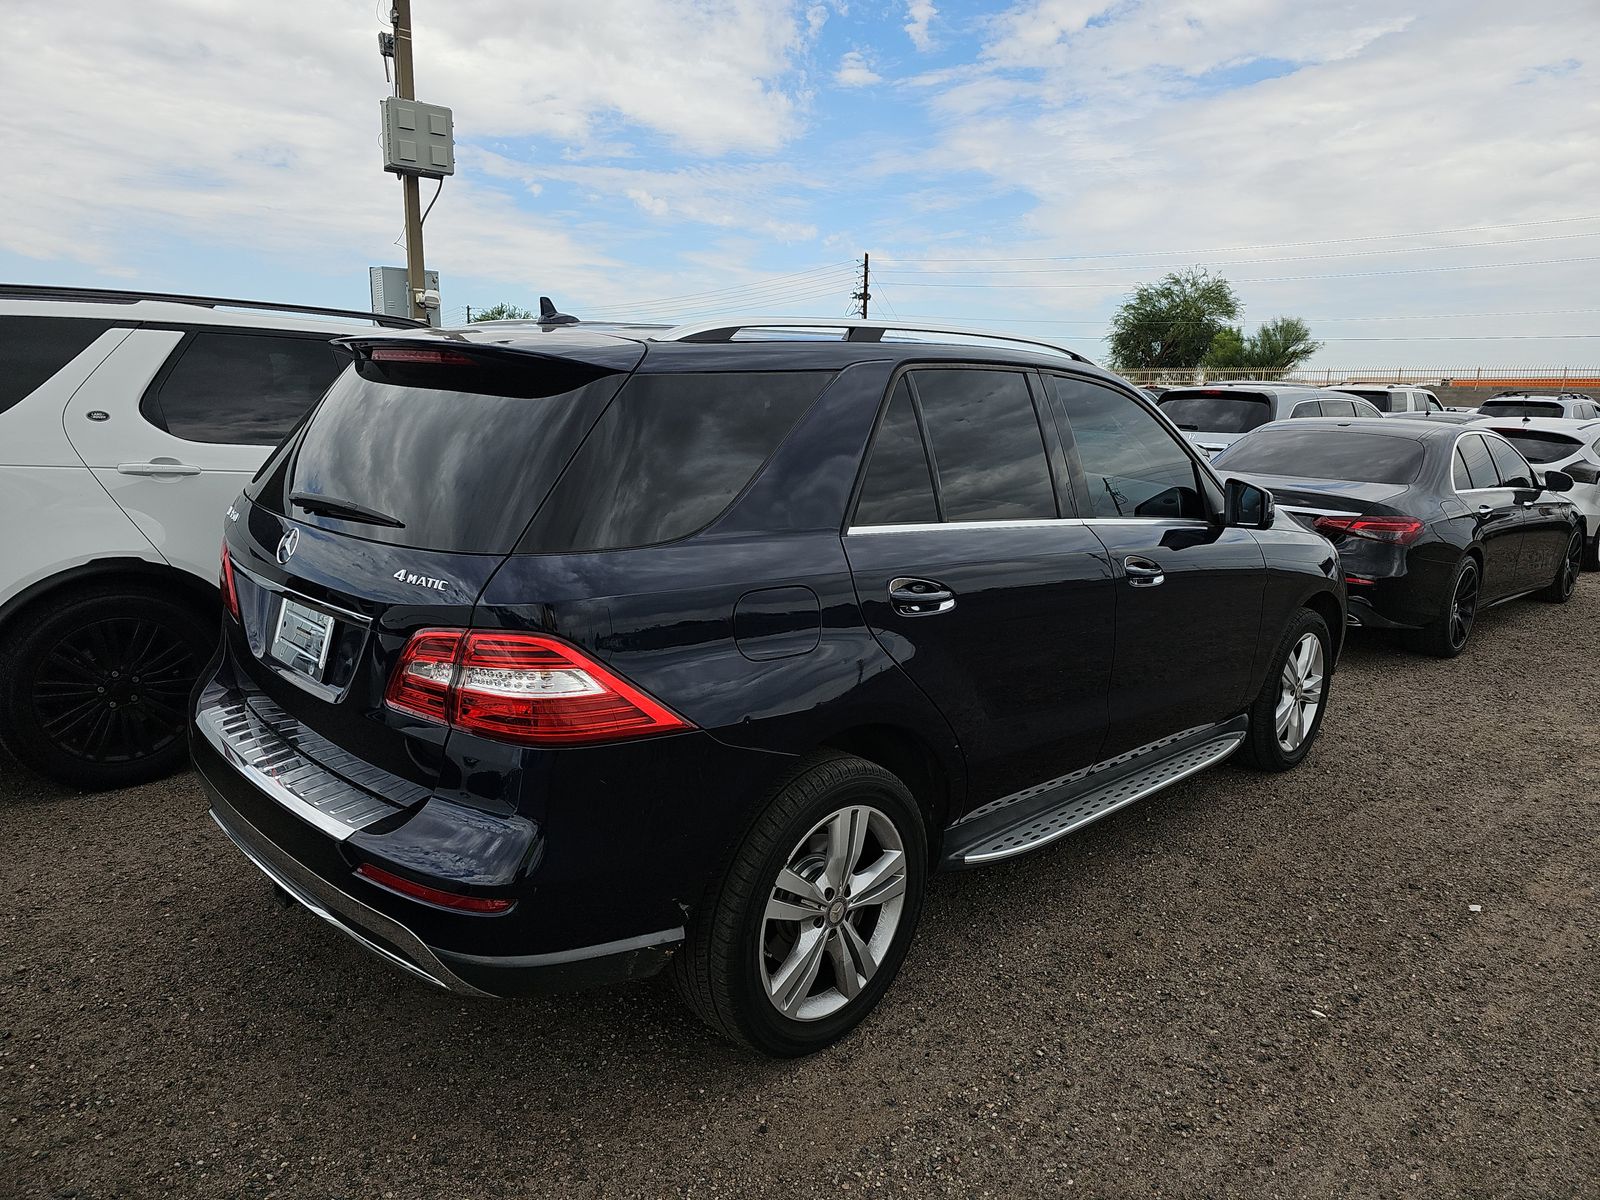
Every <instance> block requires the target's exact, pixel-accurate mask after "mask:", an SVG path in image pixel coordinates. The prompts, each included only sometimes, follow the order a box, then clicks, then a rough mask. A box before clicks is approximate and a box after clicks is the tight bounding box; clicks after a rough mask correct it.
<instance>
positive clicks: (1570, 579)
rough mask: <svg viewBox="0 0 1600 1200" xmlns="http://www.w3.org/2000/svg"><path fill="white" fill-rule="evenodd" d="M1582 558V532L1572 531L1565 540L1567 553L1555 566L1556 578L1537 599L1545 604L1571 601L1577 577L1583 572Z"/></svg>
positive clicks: (1583, 554) (1580, 530) (1583, 552)
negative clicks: (1569, 536)
mask: <svg viewBox="0 0 1600 1200" xmlns="http://www.w3.org/2000/svg"><path fill="white" fill-rule="evenodd" d="M1584 557H1585V545H1584V540H1583V530H1582V529H1574V530H1573V531H1572V537H1571V538H1569V539H1568V540H1567V552H1566V553H1565V554H1564V555H1562V556H1561V562H1560V563H1559V564H1558V565H1557V566H1556V577H1555V578H1554V579H1552V580H1551V581H1550V586H1549V587H1547V588H1545V589H1544V591H1542V592H1540V593H1539V599H1541V600H1543V601H1545V602H1546V603H1547V604H1565V603H1566V602H1567V601H1568V600H1571V599H1572V593H1573V592H1575V591H1577V590H1578V576H1579V575H1580V574H1582V572H1583V560H1584Z"/></svg>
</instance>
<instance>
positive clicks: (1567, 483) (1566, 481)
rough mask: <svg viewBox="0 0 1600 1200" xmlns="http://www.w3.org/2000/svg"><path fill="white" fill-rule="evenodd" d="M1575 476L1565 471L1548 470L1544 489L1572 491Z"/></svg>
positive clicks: (1545, 474) (1545, 475)
mask: <svg viewBox="0 0 1600 1200" xmlns="http://www.w3.org/2000/svg"><path fill="white" fill-rule="evenodd" d="M1572 481H1573V477H1572V476H1571V475H1568V474H1567V473H1566V472H1565V471H1546V472H1545V473H1544V490H1545V491H1547V492H1570V491H1571V490H1572Z"/></svg>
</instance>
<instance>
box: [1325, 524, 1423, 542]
mask: <svg viewBox="0 0 1600 1200" xmlns="http://www.w3.org/2000/svg"><path fill="white" fill-rule="evenodd" d="M1311 527H1312V528H1313V529H1315V530H1316V531H1317V532H1318V533H1325V534H1329V535H1332V534H1336V533H1347V534H1349V535H1350V536H1351V537H1359V538H1368V539H1370V540H1372V541H1374V542H1391V543H1393V544H1395V545H1397V546H1409V545H1410V544H1411V543H1412V542H1414V541H1416V540H1417V539H1418V538H1419V537H1421V536H1422V529H1423V525H1422V522H1421V521H1419V520H1417V519H1416V518H1415V517H1318V518H1317V519H1316V520H1315V521H1313V522H1312V523H1311Z"/></svg>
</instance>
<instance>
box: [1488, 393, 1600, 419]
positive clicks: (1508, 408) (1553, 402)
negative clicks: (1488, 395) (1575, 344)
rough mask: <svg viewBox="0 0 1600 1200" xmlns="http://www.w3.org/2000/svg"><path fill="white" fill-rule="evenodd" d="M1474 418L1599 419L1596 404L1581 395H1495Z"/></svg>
mask: <svg viewBox="0 0 1600 1200" xmlns="http://www.w3.org/2000/svg"><path fill="white" fill-rule="evenodd" d="M1478 415H1479V416H1482V417H1498V418H1505V417H1533V418H1535V419H1538V418H1544V417H1550V418H1554V419H1558V420H1568V421H1592V420H1594V419H1595V418H1597V417H1600V404H1596V403H1595V402H1594V400H1593V398H1591V397H1590V396H1588V395H1586V394H1585V393H1583V392H1498V393H1496V394H1495V396H1494V398H1493V399H1491V400H1485V401H1484V402H1483V403H1482V404H1480V405H1478Z"/></svg>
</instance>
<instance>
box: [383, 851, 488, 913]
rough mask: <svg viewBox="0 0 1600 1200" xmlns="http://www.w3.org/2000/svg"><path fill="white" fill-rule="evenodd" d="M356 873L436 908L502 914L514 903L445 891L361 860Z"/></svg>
mask: <svg viewBox="0 0 1600 1200" xmlns="http://www.w3.org/2000/svg"><path fill="white" fill-rule="evenodd" d="M356 874H357V875H359V876H361V877H362V878H363V879H366V880H368V881H370V882H372V883H375V884H377V885H378V886H379V887H381V888H388V889H389V890H390V891H391V892H399V893H400V894H401V895H402V896H409V897H410V898H411V899H413V900H421V901H423V902H424V903H427V904H437V905H438V906H439V907H440V908H454V909H458V910H460V911H461V912H475V913H502V912H505V911H506V909H508V908H510V907H511V906H512V904H514V903H516V902H515V901H514V900H502V899H500V898H498V897H491V896H463V895H461V894H460V893H459V892H447V891H444V890H443V889H442V888H436V887H429V886H428V885H427V884H425V883H417V882H415V881H414V880H410V879H407V878H406V877H405V876H403V875H396V874H395V873H394V872H393V871H385V870H384V869H383V868H382V867H375V866H373V865H372V864H371V863H362V864H361V865H360V866H359V867H357V868H356Z"/></svg>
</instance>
